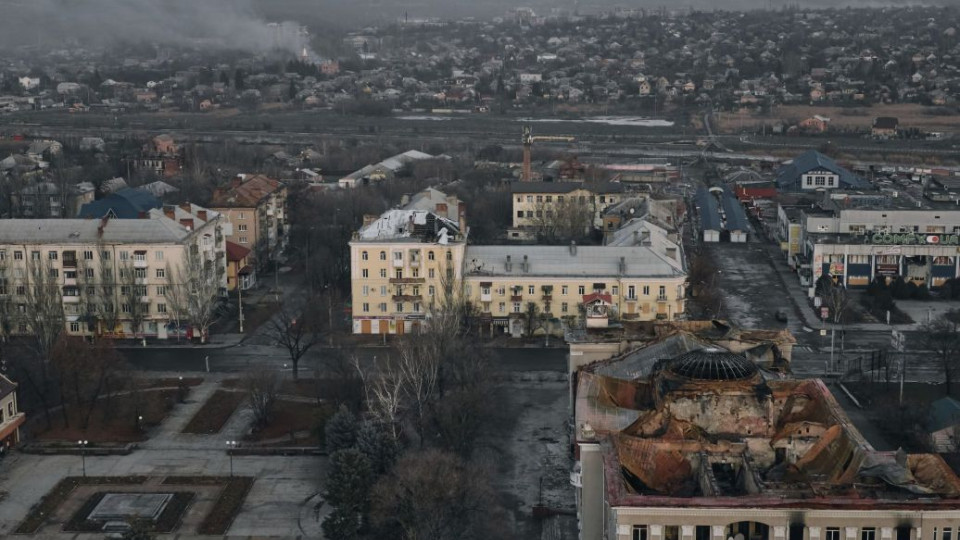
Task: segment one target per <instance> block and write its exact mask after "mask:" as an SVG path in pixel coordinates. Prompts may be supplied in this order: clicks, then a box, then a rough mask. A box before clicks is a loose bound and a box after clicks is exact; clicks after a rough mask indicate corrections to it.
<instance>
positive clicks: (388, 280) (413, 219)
mask: <svg viewBox="0 0 960 540" xmlns="http://www.w3.org/2000/svg"><path fill="white" fill-rule="evenodd" d="M461 223H462V220H461ZM461 223H458V222H457V221H454V220H452V219H449V218H448V217H445V216H443V215H438V214H437V213H434V212H431V211H428V210H416V209H409V208H398V209H393V210H388V211H387V212H386V213H384V214H383V215H382V216H380V217H379V218H370V219H368V220H366V223H365V224H364V226H363V227H362V228H361V229H360V230H359V231H358V232H357V233H355V234H354V236H353V239H352V240H351V241H350V261H351V264H350V279H351V292H352V295H353V333H355V334H404V333H408V332H412V331H416V330H418V328H419V326H420V324H422V322H423V321H424V319H425V318H426V314H427V310H428V307H429V306H430V305H431V304H432V303H435V302H440V301H441V298H442V295H444V294H445V293H446V291H448V290H452V288H453V287H454V286H455V284H457V283H460V280H461V279H462V277H463V276H462V271H463V256H464V249H465V248H466V232H465V231H462V230H461V228H460V227H461Z"/></svg>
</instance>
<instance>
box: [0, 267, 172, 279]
mask: <svg viewBox="0 0 960 540" xmlns="http://www.w3.org/2000/svg"><path fill="white" fill-rule="evenodd" d="M40 272H41V269H39V268H34V269H33V272H32V274H33V276H34V277H36V278H39V277H40ZM79 275H80V274H79V273H78V272H77V271H76V270H64V271H63V277H64V279H77V277H78V276H79ZM154 275H155V276H157V278H158V279H165V278H166V277H167V271H166V269H164V268H157V269H156V270H154ZM5 276H6V270H5V269H3V268H0V278H3V277H5ZM23 276H24V271H23V268H14V269H13V277H14V278H16V279H23ZM47 276H48V277H50V278H53V279H58V278H59V277H60V270H59V269H57V268H48V269H47ZM95 276H96V272H95V271H94V270H93V268H84V270H83V277H84V278H86V279H94V277H95ZM101 277H102V278H103V279H105V280H110V279H113V269H111V268H104V269H103V271H102V272H101ZM126 277H128V276H127V271H126V269H124V268H121V269H120V279H125V278H126ZM133 277H134V278H136V279H147V269H146V268H134V269H133Z"/></svg>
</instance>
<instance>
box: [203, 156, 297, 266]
mask: <svg viewBox="0 0 960 540" xmlns="http://www.w3.org/2000/svg"><path fill="white" fill-rule="evenodd" d="M210 204H211V207H212V209H213V210H214V211H216V212H219V213H221V214H223V215H224V216H225V217H226V219H227V221H229V222H230V223H231V224H232V225H233V226H232V228H231V232H230V233H228V234H227V240H228V241H230V242H233V243H235V244H239V245H241V246H243V247H246V248H249V249H251V250H252V251H253V262H254V264H255V265H257V266H258V267H260V268H264V267H265V266H266V265H267V263H268V262H270V261H273V260H276V259H277V258H278V257H280V255H281V254H282V253H283V250H284V249H285V248H286V246H287V235H288V234H289V230H288V227H287V214H286V208H287V187H286V186H285V185H284V184H283V183H282V182H279V181H277V180H274V179H272V178H268V177H266V176H263V175H259V174H258V175H246V174H241V175H239V176H237V177H236V178H234V179H233V180H231V181H230V183H229V184H228V185H226V186H224V187H220V188H217V189H216V190H215V191H214V192H213V197H212V198H211V203H210Z"/></svg>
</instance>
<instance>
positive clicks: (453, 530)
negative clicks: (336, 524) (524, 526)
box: [372, 449, 507, 540]
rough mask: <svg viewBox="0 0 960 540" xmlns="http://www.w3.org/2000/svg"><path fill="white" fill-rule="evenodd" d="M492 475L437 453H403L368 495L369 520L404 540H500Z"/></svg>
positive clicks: (500, 514) (500, 512) (501, 532)
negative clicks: (397, 533) (454, 539)
mask: <svg viewBox="0 0 960 540" xmlns="http://www.w3.org/2000/svg"><path fill="white" fill-rule="evenodd" d="M491 477H492V474H491V471H488V470H485V469H484V468H482V467H479V466H478V465H477V464H474V463H469V464H468V463H465V462H464V461H463V460H461V459H460V458H458V457H457V456H456V455H453V454H450V453H447V452H443V451H440V450H436V449H430V450H427V451H425V452H419V453H408V454H407V455H405V456H403V457H402V458H401V459H400V460H399V461H398V462H397V464H396V465H395V466H394V467H393V469H392V471H391V472H390V474H388V475H387V476H385V477H383V478H382V479H381V480H380V481H379V482H378V483H377V484H376V485H375V486H374V489H373V493H372V499H373V501H372V517H373V522H374V524H375V526H377V527H378V528H380V529H381V530H384V531H386V530H390V531H398V530H399V532H400V533H401V536H402V537H403V538H408V539H413V538H416V539H430V540H443V539H447V538H504V537H506V536H507V534H506V531H504V530H502V526H503V525H502V524H503V523H504V520H503V519H502V517H503V509H502V508H501V507H500V506H499V505H498V503H497V496H496V491H495V490H494V489H493V486H492V484H491V483H490V480H489V479H490V478H491Z"/></svg>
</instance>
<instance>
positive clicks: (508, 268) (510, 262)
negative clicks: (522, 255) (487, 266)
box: [503, 255, 513, 272]
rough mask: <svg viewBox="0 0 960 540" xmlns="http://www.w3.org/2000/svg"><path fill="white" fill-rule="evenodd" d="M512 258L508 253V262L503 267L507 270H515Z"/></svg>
mask: <svg viewBox="0 0 960 540" xmlns="http://www.w3.org/2000/svg"><path fill="white" fill-rule="evenodd" d="M510 258H511V257H510V255H507V262H506V264H504V265H503V269H504V270H505V271H507V272H510V271H512V270H513V262H512V261H511V260H510Z"/></svg>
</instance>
